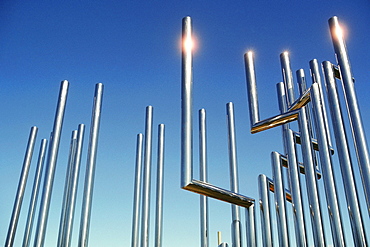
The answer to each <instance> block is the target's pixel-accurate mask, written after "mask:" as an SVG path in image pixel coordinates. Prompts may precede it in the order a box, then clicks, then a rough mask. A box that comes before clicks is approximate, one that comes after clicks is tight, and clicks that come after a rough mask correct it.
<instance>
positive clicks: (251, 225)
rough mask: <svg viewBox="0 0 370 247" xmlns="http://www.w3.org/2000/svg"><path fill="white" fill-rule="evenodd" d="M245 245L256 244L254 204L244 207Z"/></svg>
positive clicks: (253, 245) (251, 245)
mask: <svg viewBox="0 0 370 247" xmlns="http://www.w3.org/2000/svg"><path fill="white" fill-rule="evenodd" d="M245 222H246V224H245V225H246V227H245V228H246V233H247V234H246V235H247V247H256V246H257V232H256V210H255V208H254V204H252V205H251V206H249V207H248V208H246V209H245Z"/></svg>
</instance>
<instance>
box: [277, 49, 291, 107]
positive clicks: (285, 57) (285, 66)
mask: <svg viewBox="0 0 370 247" xmlns="http://www.w3.org/2000/svg"><path fill="white" fill-rule="evenodd" d="M280 63H281V70H282V75H283V81H284V84H285V90H286V95H287V101H288V108H289V107H290V106H291V105H292V104H293V103H294V101H295V97H294V84H293V74H292V69H291V67H290V60H289V53H288V52H283V53H281V54H280Z"/></svg>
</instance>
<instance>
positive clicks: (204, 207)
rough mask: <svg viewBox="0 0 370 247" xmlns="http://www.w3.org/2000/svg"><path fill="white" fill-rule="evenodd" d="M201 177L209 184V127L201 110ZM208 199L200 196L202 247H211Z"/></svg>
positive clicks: (204, 113) (201, 179) (204, 111)
mask: <svg viewBox="0 0 370 247" xmlns="http://www.w3.org/2000/svg"><path fill="white" fill-rule="evenodd" d="M199 175H200V181H203V182H207V181H208V176H207V126H206V110H205V109H200V110H199ZM208 215H209V214H208V197H207V196H203V195H200V246H201V247H209V238H208V228H209V221H208V217H209V216H208Z"/></svg>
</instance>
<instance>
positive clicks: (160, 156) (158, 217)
mask: <svg viewBox="0 0 370 247" xmlns="http://www.w3.org/2000/svg"><path fill="white" fill-rule="evenodd" d="M164 137H165V128H164V124H160V125H158V146H157V149H158V153H157V188H156V189H157V198H156V214H155V239H154V246H155V247H162V235H163V233H162V229H163V179H164V177H163V164H164Z"/></svg>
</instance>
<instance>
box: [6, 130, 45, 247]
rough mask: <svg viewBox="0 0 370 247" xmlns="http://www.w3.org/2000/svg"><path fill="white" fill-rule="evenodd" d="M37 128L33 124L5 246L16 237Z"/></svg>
mask: <svg viewBox="0 0 370 247" xmlns="http://www.w3.org/2000/svg"><path fill="white" fill-rule="evenodd" d="M37 130H38V129H37V127H36V126H33V127H32V128H31V131H30V135H29V137H28V143H27V149H26V153H25V156H24V160H23V166H22V171H21V176H20V178H19V182H18V189H17V194H16V196H15V201H14V206H13V212H12V217H11V218H10V223H9V228H8V234H7V236H6V241H5V246H7V247H10V246H13V243H14V237H15V233H16V231H17V225H18V220H19V214H20V212H21V208H22V202H23V196H24V191H25V189H26V185H27V178H28V173H29V170H30V165H31V160H32V154H33V148H34V147H35V140H36V136H37Z"/></svg>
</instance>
